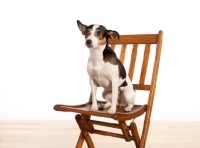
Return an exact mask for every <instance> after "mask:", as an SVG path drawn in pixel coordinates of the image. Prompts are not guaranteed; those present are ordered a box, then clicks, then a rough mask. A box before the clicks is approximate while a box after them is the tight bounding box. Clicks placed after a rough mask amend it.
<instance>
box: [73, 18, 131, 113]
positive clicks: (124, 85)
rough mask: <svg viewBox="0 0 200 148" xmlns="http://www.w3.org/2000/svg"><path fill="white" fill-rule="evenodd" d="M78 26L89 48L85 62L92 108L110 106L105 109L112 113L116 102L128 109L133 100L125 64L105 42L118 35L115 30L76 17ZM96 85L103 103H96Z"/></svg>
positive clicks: (95, 109) (94, 109)
mask: <svg viewBox="0 0 200 148" xmlns="http://www.w3.org/2000/svg"><path fill="white" fill-rule="evenodd" d="M77 24H78V28H79V29H80V31H81V32H82V34H83V35H85V45H86V46H87V47H88V48H89V51H90V56H89V58H88V63H87V72H88V74H89V77H90V80H89V81H90V86H91V91H92V106H91V110H92V111H97V110H98V109H104V108H107V107H109V106H111V107H110V109H109V110H108V113H110V114H114V113H115V112H116V106H117V105H119V106H124V107H125V109H124V110H125V111H131V108H132V107H133V105H134V103H135V91H134V89H133V86H132V83H131V81H130V78H129V77H128V76H127V74H126V71H125V68H124V66H123V64H122V63H121V62H120V60H119V59H118V58H117V56H116V54H115V52H114V51H113V50H112V49H111V48H110V46H109V45H108V39H109V38H111V39H113V38H115V37H118V39H119V34H118V32H116V31H112V30H107V29H106V28H105V27H104V26H102V25H90V26H86V25H84V24H82V23H81V22H80V21H78V20H77ZM97 86H101V87H103V88H104V91H103V93H102V96H103V98H104V99H105V100H106V101H107V103H106V104H105V105H103V106H102V105H101V106H97V100H96V91H97Z"/></svg>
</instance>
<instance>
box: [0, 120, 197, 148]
mask: <svg viewBox="0 0 200 148" xmlns="http://www.w3.org/2000/svg"><path fill="white" fill-rule="evenodd" d="M109 122H110V121H109ZM128 122H130V121H128ZM116 123H117V122H116ZM136 123H137V126H138V131H139V134H141V130H142V125H143V122H142V121H136ZM98 127H99V129H101V130H105V128H106V127H102V126H98ZM107 129H109V130H110V131H112V132H116V133H119V134H122V131H121V130H120V129H115V128H114V129H113V128H108V127H107ZM79 135H80V130H79V127H78V125H77V124H76V121H0V148H74V147H75V146H76V142H77V139H78V137H79ZM90 136H91V137H92V139H93V141H94V143H95V147H96V148H102V147H103V148H110V147H113V148H122V147H126V148H135V144H134V142H125V141H124V139H116V138H113V137H107V136H101V135H96V134H91V135H90ZM199 147H200V122H177V121H176V122H175V121H151V126H150V129H149V134H148V138H147V143H146V148H199ZM83 148H87V145H86V142H84V144H83Z"/></svg>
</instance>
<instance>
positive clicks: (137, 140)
mask: <svg viewBox="0 0 200 148" xmlns="http://www.w3.org/2000/svg"><path fill="white" fill-rule="evenodd" d="M130 127H131V133H132V136H133V139H134V142H135V146H136V148H139V146H140V141H141V140H140V136H139V134H138V130H137V126H136V124H135V122H131V124H130Z"/></svg>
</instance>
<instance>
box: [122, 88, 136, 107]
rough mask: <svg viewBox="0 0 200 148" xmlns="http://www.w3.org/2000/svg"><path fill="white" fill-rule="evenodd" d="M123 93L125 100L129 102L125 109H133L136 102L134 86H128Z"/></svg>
mask: <svg viewBox="0 0 200 148" xmlns="http://www.w3.org/2000/svg"><path fill="white" fill-rule="evenodd" d="M123 95H124V98H125V102H126V104H127V106H126V107H125V108H124V111H131V109H132V107H133V106H134V103H135V92H134V90H133V88H132V86H131V87H129V86H127V87H126V88H125V89H124V90H123Z"/></svg>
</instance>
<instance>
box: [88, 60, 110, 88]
mask: <svg viewBox="0 0 200 148" xmlns="http://www.w3.org/2000/svg"><path fill="white" fill-rule="evenodd" d="M112 69H113V66H112V65H111V64H110V63H105V62H104V61H103V60H99V61H94V60H92V58H89V59H88V65H87V71H88V74H89V76H90V78H92V79H94V80H95V81H96V82H97V83H98V84H99V85H100V86H102V87H104V88H107V89H111V79H112Z"/></svg>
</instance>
